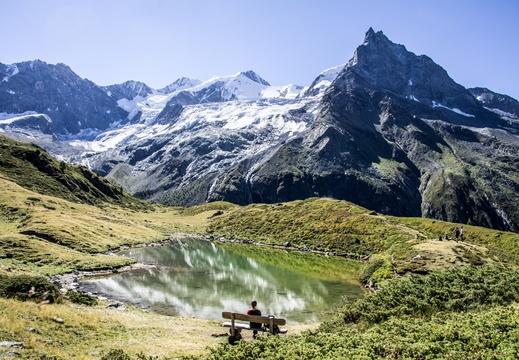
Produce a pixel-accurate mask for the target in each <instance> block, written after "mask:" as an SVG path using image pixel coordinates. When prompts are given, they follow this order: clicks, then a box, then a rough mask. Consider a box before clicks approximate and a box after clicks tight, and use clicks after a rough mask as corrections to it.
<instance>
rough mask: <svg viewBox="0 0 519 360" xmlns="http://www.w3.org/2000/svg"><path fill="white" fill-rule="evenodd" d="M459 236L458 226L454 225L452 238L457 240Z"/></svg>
mask: <svg viewBox="0 0 519 360" xmlns="http://www.w3.org/2000/svg"><path fill="white" fill-rule="evenodd" d="M459 237H460V228H459V227H457V226H456V228H455V229H454V240H456V241H458V239H459Z"/></svg>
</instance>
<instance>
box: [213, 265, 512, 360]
mask: <svg viewBox="0 0 519 360" xmlns="http://www.w3.org/2000/svg"><path fill="white" fill-rule="evenodd" d="M518 277H519V271H517V270H506V269H502V268H496V267H483V268H479V269H478V268H473V267H465V268H461V269H459V270H449V271H444V272H436V273H433V274H430V275H426V276H412V277H410V278H402V279H395V280H392V281H391V282H388V283H386V286H385V287H384V288H383V289H382V290H380V291H379V292H377V293H374V294H372V295H370V296H367V297H365V298H362V299H359V300H357V301H355V302H353V303H349V304H345V305H344V307H343V308H342V309H340V310H338V314H337V316H336V318H335V319H332V320H329V321H326V322H325V323H324V324H322V325H321V327H320V328H319V329H318V330H316V331H308V332H306V333H304V334H302V335H298V336H287V337H281V336H277V337H272V336H269V337H266V338H263V339H261V340H260V341H257V342H240V343H239V345H237V346H233V347H230V346H228V345H222V346H219V347H217V348H215V349H213V350H212V352H211V355H210V356H209V357H205V358H209V359H215V360H216V359H374V358H375V359H378V358H393V359H445V358H449V359H460V358H466V359H514V358H516V357H517V354H518V353H519V343H518V341H519V307H518V304H517V299H518V298H519V288H518V286H517V280H518Z"/></svg>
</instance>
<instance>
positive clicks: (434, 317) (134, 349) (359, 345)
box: [0, 139, 519, 359]
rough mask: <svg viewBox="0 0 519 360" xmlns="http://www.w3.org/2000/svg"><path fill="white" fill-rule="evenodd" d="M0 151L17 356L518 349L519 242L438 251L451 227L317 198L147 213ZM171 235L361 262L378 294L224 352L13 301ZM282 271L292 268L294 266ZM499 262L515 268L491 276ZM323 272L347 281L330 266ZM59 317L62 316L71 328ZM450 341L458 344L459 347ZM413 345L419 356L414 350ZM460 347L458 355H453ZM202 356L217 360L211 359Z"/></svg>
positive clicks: (136, 316) (106, 191)
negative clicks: (491, 331) (314, 322)
mask: <svg viewBox="0 0 519 360" xmlns="http://www.w3.org/2000/svg"><path fill="white" fill-rule="evenodd" d="M2 144H3V146H2V155H3V156H2V162H1V167H0V204H1V212H0V294H1V296H7V297H9V298H10V299H4V298H0V304H1V305H2V306H1V308H2V310H0V313H1V314H2V320H1V321H0V336H1V337H2V339H3V340H4V339H5V340H12V341H22V342H23V344H24V348H22V349H21V350H17V351H19V353H20V354H22V355H23V356H29V357H30V356H38V357H41V356H55V357H57V358H64V359H65V358H71V356H77V357H78V358H85V359H92V358H100V357H102V356H105V355H106V354H108V353H111V354H112V355H113V356H112V357H110V356H108V355H106V356H107V357H104V359H121V357H117V356H123V357H122V358H123V359H128V358H127V357H124V356H127V355H125V352H128V353H129V354H130V355H131V356H135V355H136V354H138V353H140V352H144V353H145V354H149V355H154V356H155V355H160V356H163V357H164V359H168V358H169V357H171V356H175V357H178V356H185V355H189V356H191V355H201V356H203V357H204V358H205V357H207V356H209V357H212V358H214V359H221V358H229V357H232V358H237V359H240V358H243V359H245V358H251V357H252V358H264V359H270V358H272V356H273V355H272V354H273V353H274V352H275V353H279V354H285V355H284V358H287V359H291V358H294V359H296V358H298V359H299V358H303V359H304V358H308V359H310V358H319V357H321V358H329V359H332V358H337V357H341V356H346V357H347V356H364V357H367V356H370V357H376V356H396V355H395V354H403V355H402V356H404V355H405V356H410V357H413V356H418V355H419V356H422V355H424V354H425V355H427V354H431V353H433V352H434V351H439V353H441V354H448V355H452V356H454V355H460V354H466V353H467V352H468V351H469V350H470V351H478V350H477V346H478V345H477V344H475V343H472V342H470V341H469V340H467V339H469V338H471V337H474V338H477V339H479V340H480V341H482V344H483V345H481V349H480V350H479V351H480V353H481V354H487V352H488V351H489V350H488V349H489V348H491V347H499V346H500V348H499V351H500V354H503V357H505V358H506V355H507V354H509V353H510V352H511V351H512V350H511V349H513V345H511V344H513V343H514V339H515V337H514V336H516V332H515V331H514V329H515V325H514V324H516V323H517V305H516V301H517V298H518V297H517V289H516V287H515V285H513V284H515V283H516V280H517V271H516V270H513V268H515V264H516V263H517V259H518V251H519V250H518V248H519V247H517V246H516V244H517V243H518V241H519V235H518V234H515V233H508V232H502V231H496V230H491V229H485V228H480V227H473V226H465V238H464V239H463V240H462V241H458V242H457V241H453V240H449V241H439V236H440V235H441V236H442V237H444V236H445V234H447V233H451V232H452V230H453V228H454V227H456V226H458V224H453V223H446V222H441V221H435V220H429V219H423V218H399V217H391V216H386V215H381V214H378V213H376V212H374V211H371V210H368V209H365V208H362V207H359V206H357V205H354V204H352V203H349V202H346V201H338V200H333V199H322V198H321V199H319V198H312V199H307V200H299V201H293V202H288V203H280V204H271V205H268V204H253V205H249V206H245V207H243V206H236V205H233V204H230V203H225V202H214V203H209V204H204V205H197V206H194V207H190V208H167V207H161V206H156V205H153V206H152V205H144V204H142V203H141V202H140V201H137V200H135V199H133V198H132V197H131V196H129V195H126V194H125V193H123V192H121V191H120V190H119V191H118V189H119V188H117V187H114V186H113V185H110V183H109V182H108V181H106V180H104V179H100V178H97V176H95V175H93V174H91V173H89V172H88V171H87V170H85V169H81V168H77V167H74V166H70V165H60V164H61V163H60V162H59V161H56V160H55V159H53V158H52V157H51V156H49V155H48V154H47V153H46V152H45V151H43V150H41V149H39V148H38V147H36V146H33V145H27V144H22V143H18V142H14V141H11V140H5V139H4V140H3V143H2ZM35 159H36V160H35ZM42 164H43V165H42ZM21 174H23V176H24V177H22V176H19V175H21ZM85 174H86V175H85ZM30 179H32V180H33V181H30ZM92 179H94V180H92ZM96 179H97V180H96ZM91 180H92V181H91ZM99 184H102V186H99ZM176 232H196V233H206V234H207V236H208V237H213V238H215V239H216V240H220V241H227V240H233V239H242V240H246V241H245V243H247V244H249V246H250V248H247V249H243V250H242V252H243V253H244V254H246V253H247V252H248V251H251V252H254V251H255V250H254V246H255V245H254V244H253V243H254V242H258V243H260V244H258V245H271V246H278V247H283V248H289V249H297V250H306V251H309V250H313V251H319V252H327V253H328V255H331V254H333V255H340V256H348V257H351V258H355V259H360V260H361V261H362V263H358V264H357V265H358V266H357V267H356V268H359V269H360V268H362V269H363V270H362V271H361V272H360V273H359V274H358V276H359V278H361V280H362V281H364V282H365V283H369V284H370V285H374V286H375V287H377V288H378V289H380V290H379V291H378V292H376V293H374V295H370V296H368V297H367V298H361V299H360V300H357V301H356V302H354V303H346V304H345V305H344V306H343V307H342V308H341V309H339V310H338V311H337V312H336V313H335V316H333V317H332V318H330V319H329V320H327V321H326V322H324V323H323V324H322V326H321V327H320V328H319V329H318V330H315V331H313V332H304V333H302V334H301V335H297V334H298V333H299V332H300V331H301V330H302V328H301V327H297V326H294V327H292V326H291V334H292V335H290V336H288V337H276V338H274V337H268V338H265V339H261V340H260V341H254V342H251V341H247V342H242V343H241V344H240V345H238V346H236V347H234V348H229V347H227V346H225V345H219V344H221V343H222V342H223V341H224V340H225V338H215V337H212V336H211V335H212V334H215V333H216V334H218V333H219V331H221V328H220V327H219V324H218V323H216V322H211V321H205V320H192V319H189V320H187V321H186V319H184V318H180V317H168V316H163V315H158V314H150V313H147V312H145V311H142V310H139V309H135V308H133V307H131V306H129V307H128V308H127V309H121V310H110V309H107V308H106V307H107V306H108V303H107V302H106V301H103V300H100V301H98V302H95V301H94V302H93V303H90V302H91V300H89V298H88V297H86V298H85V297H82V296H81V295H74V294H75V293H74V291H72V292H70V293H67V294H66V295H63V296H59V295H57V297H56V299H54V300H55V301H56V302H58V304H49V305H45V306H44V307H41V305H40V306H37V305H36V304H33V303H30V302H26V301H23V302H22V301H20V300H19V299H20V296H21V298H22V299H25V300H27V299H28V296H27V292H28V291H29V290H30V288H31V286H34V287H35V290H36V293H37V294H40V293H42V292H44V290H40V289H45V288H53V285H52V284H50V283H49V282H48V281H47V280H46V279H45V278H41V277H35V275H44V276H49V275H56V274H63V273H67V272H72V271H77V270H100V269H109V270H111V271H114V270H115V269H116V268H119V267H121V266H124V265H128V264H130V263H132V262H134V260H132V259H130V258H127V257H123V256H118V255H113V254H110V253H109V251H110V250H114V249H117V248H119V247H121V246H128V245H129V246H132V245H139V244H143V243H149V242H152V241H159V240H164V239H166V238H167V237H168V236H170V235H171V234H173V233H176ZM288 254H289V253H285V255H287V256H288ZM315 256H318V255H315ZM290 259H291V260H292V261H295V263H296V265H297V266H299V265H298V260H297V258H293V257H292V258H290ZM278 260H279V261H281V258H280V259H278ZM283 261H284V260H283ZM284 262H285V265H286V266H289V265H290V264H289V261H284ZM503 264H504V265H506V266H507V267H509V268H512V270H505V269H504V268H501V267H499V266H501V265H503ZM301 266H302V265H301ZM305 266H308V264H307V265H305ZM305 271H312V269H311V268H310V269H305ZM327 271H332V272H340V271H341V269H339V268H337V267H336V266H332V267H330V269H328V270H327ZM413 274H415V275H413ZM416 274H427V275H425V276H423V275H416ZM402 275H411V276H402ZM352 281H353V280H352ZM5 289H15V292H9V291H10V290H7V292H6V290H5ZM16 289H18V290H16ZM16 291H17V292H16ZM55 292H56V293H58V292H57V289H55ZM38 296H40V295H38ZM29 297H30V296H29ZM431 299H436V300H434V301H432V300H431ZM448 299H450V300H448ZM34 300H35V301H38V300H37V299H36V298H35V299H34ZM447 300H448V301H447ZM73 302H79V303H80V304H74V303H73ZM372 304H378V305H377V307H375V308H374V307H373V306H372ZM398 304H402V305H401V306H399V305H398ZM378 308H380V309H378ZM460 312H463V314H461V313H460ZM55 318H63V319H64V320H63V321H64V324H65V325H62V324H61V325H60V323H57V322H56V320H53V319H55ZM345 319H348V320H347V321H345ZM473 324H476V325H477V326H476V327H475V328H474V326H473ZM488 327H493V328H499V329H501V330H500V331H499V332H497V333H496V335H495V336H494V337H492V338H488V337H485V335H484V334H485V333H484V332H482V330H481V329H484V328H488ZM27 328H36V329H37V330H35V331H34V332H29V331H27V330H25V329H27ZM396 328H400V329H404V330H405V333H403V334H400V335H399V336H400V337H399V338H398V339H397V341H396V342H394V340H392V341H391V343H392V344H394V346H393V347H392V348H386V346H387V344H388V340H387V339H388V338H391V339H394V337H395V336H396V335H397V334H395V329H396ZM64 329H67V331H64ZM413 334H415V335H413ZM442 334H443V335H442ZM441 336H447V337H448V338H447V340H444V341H445V342H446V343H447V344H449V346H451V348H452V349H454V350H449V351H448V352H446V350H445V349H444V348H441V349H440V350H437V347H438V342H439V340H438V337H441ZM456 336H462V337H463V341H461V342H457V340H453V339H455V337H456ZM417 337H420V342H418V340H417ZM415 342H416V343H417V344H422V345H420V346H421V347H418V348H415V347H413V346H411V347H410V345H409V344H414V343H415ZM454 342H456V344H458V343H459V344H461V345H459V346H460V348H456V347H453V346H454V345H452V344H453V343H454ZM467 342H469V345H466V343H467ZM57 343H59V346H58V345H56V344H57ZM120 344H126V346H125V351H116V350H113V349H116V348H120V347H121V346H120ZM340 344H347V347H343V346H341V345H340ZM207 345H212V346H213V348H212V350H208V349H205V347H206V346H207ZM111 349H112V350H111ZM204 349H205V350H204ZM442 349H443V350H442ZM0 350H2V349H0ZM78 351H79V352H80V353H81V354H80V355H78ZM456 351H457V352H456ZM208 352H209V353H208ZM117 354H119V355H117ZM260 354H261V356H260ZM425 355H424V356H425ZM142 356H145V355H141V359H142V358H143V357H142Z"/></svg>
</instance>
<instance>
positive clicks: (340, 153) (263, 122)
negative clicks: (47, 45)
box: [0, 29, 519, 230]
mask: <svg viewBox="0 0 519 360" xmlns="http://www.w3.org/2000/svg"><path fill="white" fill-rule="evenodd" d="M0 75H1V77H3V78H7V80H8V81H5V83H9V82H11V81H12V79H16V77H17V76H19V75H18V74H17V73H16V71H15V70H14V68H13V67H6V66H3V67H2V66H0ZM125 84H127V85H124V84H121V85H119V86H118V92H117V95H114V94H115V93H116V92H115V91H114V92H111V94H110V95H111V96H108V95H107V94H106V92H104V91H103V92H104V94H105V95H106V97H108V98H109V99H110V100H111V101H115V99H117V102H116V106H117V107H118V108H119V109H120V111H121V114H122V116H121V117H120V118H119V121H118V122H113V124H112V126H108V127H107V128H105V129H104V130H103V131H100V132H99V131H96V132H94V133H93V134H94V135H95V136H93V137H94V138H93V139H85V138H84V137H79V136H76V137H75V138H74V137H69V138H67V139H64V138H63V136H61V137H59V139H55V138H54V137H53V136H54V133H53V132H52V131H51V132H50V133H49V132H47V134H45V132H44V131H43V130H42V129H39V128H38V126H40V125H41V127H42V128H44V126H43V123H37V124H38V126H35V124H34V123H32V125H33V126H32V127H30V126H18V121H20V119H18V120H16V121H15V120H12V121H11V120H10V119H13V118H19V117H20V116H22V115H20V112H23V111H31V110H32V111H36V112H37V114H38V113H39V114H42V113H43V112H40V111H39V110H38V109H25V108H24V110H22V111H20V112H13V111H10V110H9V111H6V110H5V108H4V107H2V106H0V112H5V113H7V114H4V115H3V117H2V118H1V119H0V131H4V132H6V133H10V134H11V135H13V134H14V136H17V137H20V136H29V138H30V139H31V140H32V141H36V142H39V143H40V144H41V145H42V146H45V147H47V148H49V149H50V150H51V152H53V153H54V154H57V155H60V156H62V157H63V158H66V159H68V160H69V161H74V162H79V163H83V164H86V165H88V166H90V167H91V168H92V169H94V170H95V171H97V172H98V173H100V174H103V175H106V176H107V177H109V178H111V179H113V180H115V181H117V182H118V183H120V184H122V185H123V186H124V187H125V188H126V189H128V190H129V191H130V192H132V193H134V194H136V195H137V196H140V197H143V198H146V199H150V200H153V201H158V202H162V203H168V204H184V205H189V204H195V203H201V202H205V201H213V200H228V201H233V202H236V203H241V204H246V203H250V202H278V201H286V200H294V199H302V198H306V197H311V196H330V197H334V198H338V199H346V200H350V201H353V202H355V203H357V204H360V205H363V206H366V207H368V208H370V209H374V210H376V211H380V212H383V213H388V214H396V215H413V216H414V215H422V216H427V217H433V218H438V219H445V220H449V221H455V222H463V223H472V224H479V225H484V226H490V227H494V228H499V229H511V230H518V229H519V211H518V210H517V208H516V206H515V204H516V203H517V202H519V182H518V181H517V179H519V166H518V165H519V155H518V154H519V117H518V116H517V111H516V106H517V104H518V103H517V101H516V100H515V99H513V98H510V97H507V96H506V95H502V94H497V93H493V92H492V91H490V90H488V89H484V88H475V89H466V88H465V87H463V86H462V85H460V84H458V83H456V82H455V81H454V80H453V79H452V78H450V76H449V75H448V74H447V72H446V71H445V70H444V69H443V68H442V67H441V66H439V65H438V64H436V63H435V62H434V61H433V60H432V59H430V58H429V57H427V56H425V55H416V54H414V53H412V52H410V51H408V50H407V49H406V48H405V46H403V45H399V44H396V43H393V42H392V41H390V40H389V39H388V38H387V37H386V36H385V35H384V34H383V33H382V32H375V31H373V30H372V29H370V30H369V31H368V32H367V33H366V35H365V38H364V41H363V42H362V44H361V45H359V47H358V48H357V49H356V51H355V53H354V54H353V57H352V58H351V59H350V60H349V61H348V62H346V63H344V64H342V65H339V66H336V67H334V68H331V69H328V70H325V71H323V72H321V73H320V74H318V76H316V78H315V80H314V81H313V82H312V83H311V84H310V85H309V86H308V87H303V86H297V85H285V86H271V85H270V84H269V83H268V82H267V81H265V80H264V79H263V78H261V77H260V76H259V75H257V74H256V73H255V72H253V71H246V72H240V73H237V74H234V75H231V76H222V77H214V78H212V79H209V80H206V81H203V82H198V81H193V80H191V79H179V80H177V81H175V82H174V83H173V84H171V85H170V86H168V87H166V88H163V89H158V90H154V89H149V88H148V87H145V86H144V85H140V84H139V83H136V82H130V83H125ZM123 85H124V86H123ZM113 89H114V88H113ZM105 90H106V88H105ZM119 90H120V91H119ZM123 90H124V92H123ZM13 91H14V89H13ZM108 91H111V90H108ZM112 96H115V98H113V97H112ZM0 105H2V103H0ZM37 114H32V115H34V116H37ZM43 114H45V115H46V116H48V117H49V119H48V120H50V121H51V122H52V121H54V117H53V116H52V115H50V114H46V113H43ZM26 115H27V114H26ZM28 115H31V114H28ZM23 116H25V115H23ZM22 119H23V117H22ZM39 121H43V120H42V119H40V120H39ZM2 122H3V123H2ZM47 122H48V121H47ZM2 124H3V125H2ZM22 124H23V123H22ZM13 128H16V129H13ZM21 129H23V131H22V130H21ZM30 136H32V137H30Z"/></svg>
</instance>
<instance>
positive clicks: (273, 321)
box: [222, 311, 288, 345]
mask: <svg viewBox="0 0 519 360" xmlns="http://www.w3.org/2000/svg"><path fill="white" fill-rule="evenodd" d="M222 317H223V318H224V319H229V320H231V321H226V322H224V323H223V326H224V327H228V328H230V330H229V334H230V335H229V344H231V345H232V344H234V343H235V342H236V341H238V340H240V339H241V331H242V330H251V331H262V332H269V333H271V334H273V335H277V334H286V333H287V331H288V330H287V329H282V328H280V327H279V326H280V325H286V323H287V321H286V320H285V319H280V318H276V317H274V316H272V315H271V316H257V315H246V314H240V313H233V312H227V311H224V312H222ZM236 320H238V321H247V322H249V323H248V324H244V323H238V322H236ZM251 322H252V323H257V324H261V325H262V326H259V327H257V328H256V327H252V328H251V327H250V323H251Z"/></svg>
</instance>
